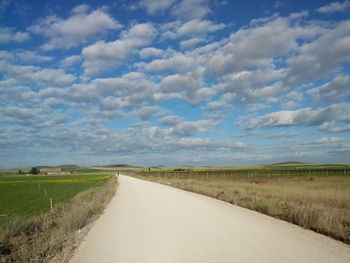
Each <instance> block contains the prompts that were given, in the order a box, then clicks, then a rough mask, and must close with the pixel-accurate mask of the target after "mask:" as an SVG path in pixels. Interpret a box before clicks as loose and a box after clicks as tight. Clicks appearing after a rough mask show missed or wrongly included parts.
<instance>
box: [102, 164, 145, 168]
mask: <svg viewBox="0 0 350 263" xmlns="http://www.w3.org/2000/svg"><path fill="white" fill-rule="evenodd" d="M98 167H106V168H139V166H133V165H129V164H110V165H103V166H98Z"/></svg>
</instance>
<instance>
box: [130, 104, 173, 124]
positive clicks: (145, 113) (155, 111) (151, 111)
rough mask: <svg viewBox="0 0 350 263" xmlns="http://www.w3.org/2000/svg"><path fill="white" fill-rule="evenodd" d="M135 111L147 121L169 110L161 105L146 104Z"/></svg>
mask: <svg viewBox="0 0 350 263" xmlns="http://www.w3.org/2000/svg"><path fill="white" fill-rule="evenodd" d="M135 113H136V115H137V116H138V117H139V118H140V120H141V121H145V120H149V119H151V118H154V117H160V116H164V115H166V114H168V113H169V112H168V110H165V109H164V108H162V107H159V106H145V107H141V108H139V109H138V110H137V111H136V112H135Z"/></svg>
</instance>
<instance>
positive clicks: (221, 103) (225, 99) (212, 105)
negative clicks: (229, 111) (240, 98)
mask: <svg viewBox="0 0 350 263" xmlns="http://www.w3.org/2000/svg"><path fill="white" fill-rule="evenodd" d="M235 97H236V94H235V93H225V94H223V95H222V96H221V97H220V99H219V100H217V101H211V102H208V104H207V109H208V110H209V111H212V110H218V109H222V108H226V107H228V106H229V105H230V103H231V102H232V101H233V100H234V98H235Z"/></svg>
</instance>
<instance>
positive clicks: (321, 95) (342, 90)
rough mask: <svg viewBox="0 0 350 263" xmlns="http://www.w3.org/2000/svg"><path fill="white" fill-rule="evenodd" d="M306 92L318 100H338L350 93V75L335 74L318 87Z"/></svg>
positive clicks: (343, 98)
mask: <svg viewBox="0 0 350 263" xmlns="http://www.w3.org/2000/svg"><path fill="white" fill-rule="evenodd" d="M306 93H307V94H308V95H309V96H311V98H312V99H313V100H315V101H318V102H340V101H342V100H345V99H346V98H347V97H349V95H350V76H349V75H340V76H337V77H336V78H335V79H333V80H332V81H330V82H327V83H325V84H323V85H322V86H320V87H317V88H312V89H309V90H308V91H307V92H306Z"/></svg>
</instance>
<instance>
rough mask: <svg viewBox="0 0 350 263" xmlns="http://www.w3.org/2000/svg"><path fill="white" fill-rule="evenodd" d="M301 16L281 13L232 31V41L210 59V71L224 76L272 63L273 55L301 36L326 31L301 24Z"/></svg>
mask: <svg viewBox="0 0 350 263" xmlns="http://www.w3.org/2000/svg"><path fill="white" fill-rule="evenodd" d="M299 19H300V18H299V17H297V18H295V17H291V16H290V17H287V18H283V17H277V18H274V19H273V20H271V21H268V22H265V23H258V24H254V25H253V26H251V27H249V28H244V29H240V30H238V31H237V32H235V33H233V34H231V36H230V37H229V39H228V42H227V43H226V44H225V45H224V46H223V47H222V48H221V49H219V50H218V51H217V52H216V54H215V55H214V56H213V57H212V58H211V60H210V61H209V71H210V72H211V73H212V74H214V75H217V76H221V75H225V74H228V73H232V72H235V71H239V70H244V69H254V68H261V67H266V66H267V67H269V66H270V63H271V59H272V58H274V57H279V56H282V55H286V54H288V52H290V51H291V50H293V49H295V48H296V47H297V46H298V43H297V40H298V39H312V38H314V37H315V36H317V35H318V34H320V32H321V31H322V30H321V29H320V28H319V27H318V26H312V25H311V26H304V27H302V26H298V22H297V21H298V20H299Z"/></svg>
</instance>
